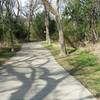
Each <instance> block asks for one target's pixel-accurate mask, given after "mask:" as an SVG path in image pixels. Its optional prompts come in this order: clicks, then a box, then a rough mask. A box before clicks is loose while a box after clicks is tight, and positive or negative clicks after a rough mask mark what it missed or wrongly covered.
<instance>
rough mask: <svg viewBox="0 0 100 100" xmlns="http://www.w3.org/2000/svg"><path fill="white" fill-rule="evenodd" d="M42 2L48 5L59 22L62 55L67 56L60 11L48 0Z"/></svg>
mask: <svg viewBox="0 0 100 100" xmlns="http://www.w3.org/2000/svg"><path fill="white" fill-rule="evenodd" d="M42 2H43V4H44V5H45V6H46V7H47V9H48V10H49V11H50V12H51V13H52V14H54V15H55V16H56V22H57V27H58V32H59V44H60V55H61V56H65V55H66V51H65V44H64V34H63V30H62V25H61V17H60V15H59V12H58V11H57V10H56V9H54V8H53V7H52V6H51V4H49V2H48V0H42Z"/></svg>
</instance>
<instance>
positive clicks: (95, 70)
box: [44, 43, 100, 100]
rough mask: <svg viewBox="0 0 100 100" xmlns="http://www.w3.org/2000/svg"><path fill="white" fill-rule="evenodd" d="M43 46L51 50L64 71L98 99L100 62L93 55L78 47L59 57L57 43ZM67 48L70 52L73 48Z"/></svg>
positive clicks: (99, 94) (99, 99) (99, 93)
mask: <svg viewBox="0 0 100 100" xmlns="http://www.w3.org/2000/svg"><path fill="white" fill-rule="evenodd" d="M44 46H45V47H46V48H48V49H49V50H50V51H51V53H52V54H53V55H54V57H55V59H56V60H57V62H58V63H59V64H60V65H61V66H62V67H64V68H65V70H66V71H68V72H69V73H70V74H71V75H73V76H74V77H75V78H76V79H78V80H79V81H80V82H81V83H82V84H84V86H85V87H87V88H88V89H89V90H90V91H91V92H92V93H93V94H94V96H95V97H97V99H98V100H100V63H99V62H98V59H97V57H96V56H95V55H93V54H92V53H90V52H87V51H85V49H84V50H81V49H78V50H76V51H74V52H72V53H71V54H70V55H68V56H65V57H60V56H59V51H60V50H59V46H58V44H57V43H52V45H51V46H48V45H46V44H44ZM67 50H68V51H67V52H71V51H73V48H70V49H69V48H68V49H67Z"/></svg>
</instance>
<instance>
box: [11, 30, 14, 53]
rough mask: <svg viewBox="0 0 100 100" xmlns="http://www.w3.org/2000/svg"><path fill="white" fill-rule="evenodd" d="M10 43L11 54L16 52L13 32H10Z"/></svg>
mask: <svg viewBox="0 0 100 100" xmlns="http://www.w3.org/2000/svg"><path fill="white" fill-rule="evenodd" d="M10 42H11V52H14V40H13V35H12V33H11V31H10Z"/></svg>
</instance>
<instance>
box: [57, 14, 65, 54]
mask: <svg viewBox="0 0 100 100" xmlns="http://www.w3.org/2000/svg"><path fill="white" fill-rule="evenodd" d="M56 19H57V28H58V32H59V45H60V55H61V56H65V55H66V47H65V42H64V34H63V29H62V25H61V19H60V16H57V17H56Z"/></svg>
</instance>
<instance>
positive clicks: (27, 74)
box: [0, 42, 96, 100]
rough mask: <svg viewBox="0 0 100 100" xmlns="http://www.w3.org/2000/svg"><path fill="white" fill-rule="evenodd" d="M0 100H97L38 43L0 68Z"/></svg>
mask: <svg viewBox="0 0 100 100" xmlns="http://www.w3.org/2000/svg"><path fill="white" fill-rule="evenodd" d="M0 100H96V99H95V98H94V97H93V96H92V94H91V93H90V92H89V91H88V90H87V89H86V88H85V87H84V86H83V85H82V84H81V83H80V82H78V81H77V80H75V79H74V78H73V77H72V76H71V75H69V73H67V72H65V71H64V69H63V68H62V67H61V66H60V65H58V64H57V62H56V61H55V59H54V57H53V56H52V55H51V53H50V51H48V50H47V49H45V48H43V47H42V45H41V43H40V42H35V43H27V44H23V47H22V50H21V51H19V52H18V53H17V55H16V56H15V57H12V58H11V59H10V60H9V61H8V62H7V63H5V64H4V65H2V66H0Z"/></svg>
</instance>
